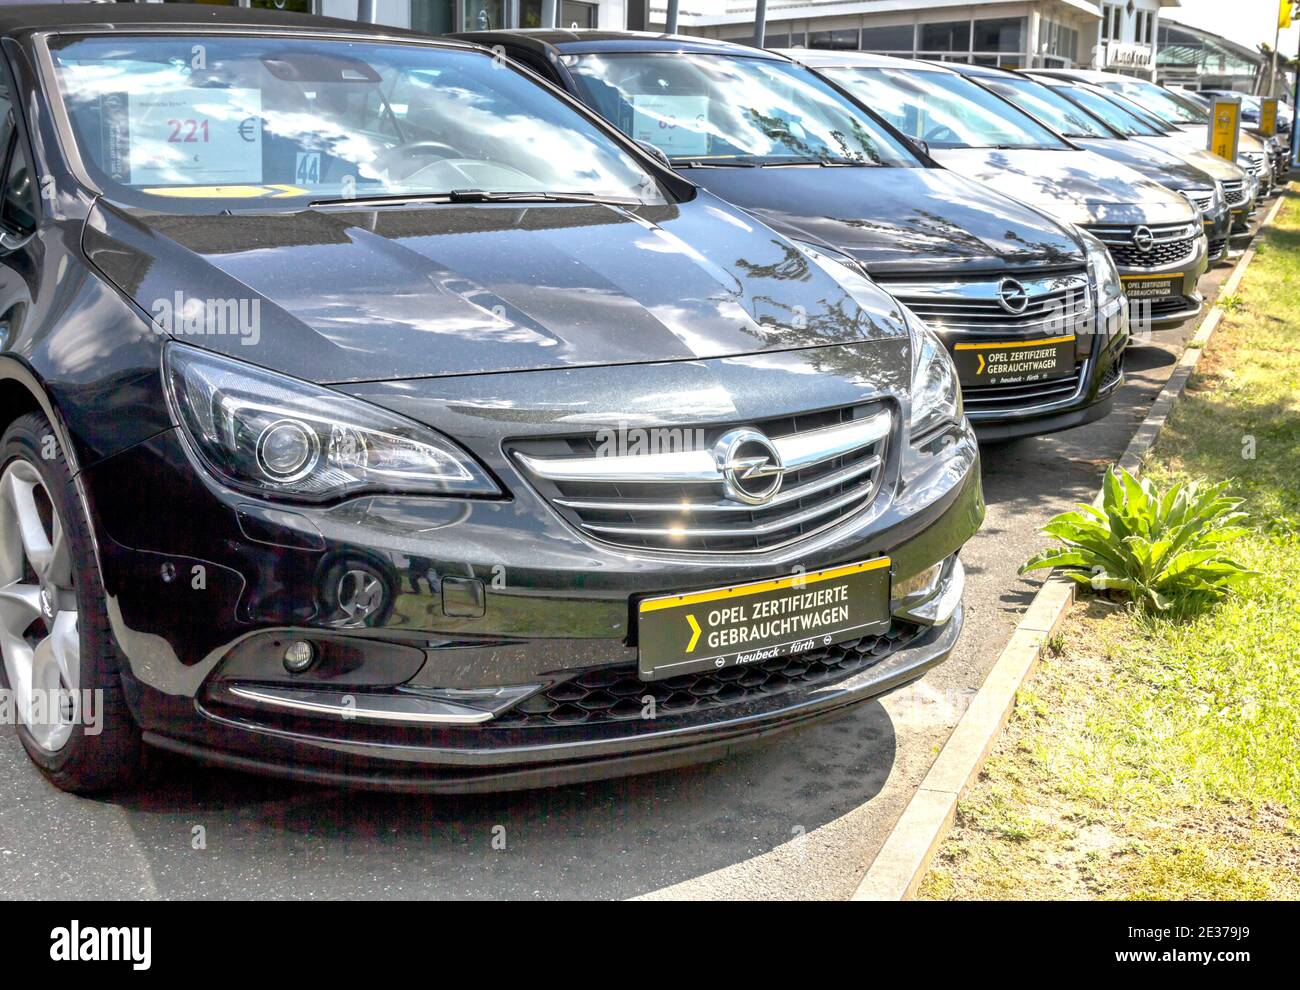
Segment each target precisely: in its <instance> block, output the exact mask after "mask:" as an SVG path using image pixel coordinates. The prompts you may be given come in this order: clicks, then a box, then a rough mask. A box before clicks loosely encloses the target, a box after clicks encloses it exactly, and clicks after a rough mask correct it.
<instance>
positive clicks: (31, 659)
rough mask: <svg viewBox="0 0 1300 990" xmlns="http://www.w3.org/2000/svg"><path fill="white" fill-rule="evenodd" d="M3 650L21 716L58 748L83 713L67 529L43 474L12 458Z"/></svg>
mask: <svg viewBox="0 0 1300 990" xmlns="http://www.w3.org/2000/svg"><path fill="white" fill-rule="evenodd" d="M0 653H3V656H4V665H5V673H6V674H7V675H8V679H9V687H10V690H11V691H12V692H13V704H14V708H15V709H16V713H17V715H18V717H19V718H20V719H21V720H22V722H23V724H24V725H25V726H26V727H27V731H28V733H29V734H30V735H31V738H32V740H33V741H34V742H35V743H36V744H37V745H38V746H39V747H40V748H41V749H43V750H45V751H47V752H50V753H56V752H58V751H59V750H61V749H62V748H63V747H64V746H65V745H67V742H68V740H69V739H70V738H71V737H72V728H73V723H74V721H75V717H76V714H77V701H76V699H77V696H78V690H79V685H80V674H81V640H80V638H79V637H78V635H77V606H76V596H75V594H74V591H73V587H72V553H71V548H70V546H69V540H68V536H67V530H66V528H65V526H64V525H63V521H62V520H61V519H60V518H59V512H58V509H57V507H56V506H55V503H54V500H53V499H51V498H50V493H49V491H48V490H47V489H46V487H45V482H44V481H43V480H42V479H41V475H40V473H39V472H38V471H37V470H36V468H35V466H34V465H33V464H31V463H30V462H29V461H26V460H23V459H21V458H19V459H17V460H14V461H11V462H10V464H9V466H8V467H6V468H5V470H4V473H3V474H2V475H0Z"/></svg>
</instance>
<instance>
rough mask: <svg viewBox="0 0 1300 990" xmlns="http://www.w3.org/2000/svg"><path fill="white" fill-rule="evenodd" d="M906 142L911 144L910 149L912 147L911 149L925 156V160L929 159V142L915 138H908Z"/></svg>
mask: <svg viewBox="0 0 1300 990" xmlns="http://www.w3.org/2000/svg"><path fill="white" fill-rule="evenodd" d="M908 140H909V141H911V142H912V147H913V148H915V149H916V150H917V151H919V152H920V153H921V154H923V155H925V157H926V158H929V157H930V142H929V141H926V140H924V139H923V138H916V137H914V138H908Z"/></svg>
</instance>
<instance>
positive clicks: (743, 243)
mask: <svg viewBox="0 0 1300 990" xmlns="http://www.w3.org/2000/svg"><path fill="white" fill-rule="evenodd" d="M0 37H3V39H4V45H3V54H4V57H3V65H0V90H2V96H3V110H4V113H5V116H4V128H5V130H4V134H3V136H2V137H0V148H2V149H3V173H2V181H3V201H2V202H3V205H2V207H0V227H2V228H3V231H2V232H0V312H2V313H3V318H2V321H0V432H2V433H3V437H2V439H0V447H2V448H3V450H2V455H0V567H2V568H3V572H4V573H3V574H0V651H2V652H3V659H4V664H3V669H4V685H3V686H4V689H5V692H6V694H5V700H6V702H8V703H10V704H12V706H13V708H14V710H15V711H16V712H17V722H18V728H17V731H18V734H19V737H20V739H21V741H22V744H23V746H24V747H25V748H26V751H27V752H28V754H29V755H30V757H31V759H32V761H33V762H34V763H35V764H36V765H37V766H38V767H39V768H40V770H41V771H43V772H44V773H45V774H46V775H47V777H48V778H49V779H50V780H52V781H53V782H54V783H55V784H57V785H58V786H60V787H63V788H66V789H69V790H77V791H88V790H94V789H103V788H109V787H115V786H122V785H125V784H127V783H128V782H130V781H131V780H132V779H133V778H134V777H135V776H136V775H137V773H138V770H139V767H140V764H141V754H142V751H143V750H144V748H145V747H146V746H153V747H160V748H162V749H166V750H170V751H174V752H177V753H181V754H188V755H190V756H192V757H195V758H197V759H200V760H204V761H208V762H211V763H215V764H220V765H225V766H230V767H235V768H244V769H249V770H255V771H261V772H266V773H272V774H280V775H286V776H290V777H294V778H300V779H306V780H316V781H324V782H332V783H340V784H353V785H358V786H374V787H388V788H396V789H409V790H433V791H437V790H444V791H457V790H461V791H464V790H475V789H503V788H510V787H529V786H538V785H546V784H553V783H558V782H562V781H575V780H585V779H592V778H597V777H602V776H608V775H612V774H623V773H633V772H638V771H646V770H652V769H656V768H661V767H670V766H675V765H681V764H686V763H690V762H695V761H700V760H704V759H709V758H715V757H720V756H723V755H726V754H728V753H730V752H733V751H734V750H735V749H737V748H738V747H740V746H742V745H747V744H751V743H753V742H755V741H758V740H761V739H764V738H766V737H769V736H771V735H772V734H774V733H776V732H778V731H781V730H785V729H789V728H792V727H795V726H800V725H804V724H807V723H810V722H812V721H814V720H816V719H818V718H821V717H824V716H828V715H832V714H836V713H841V712H844V711H845V710H847V709H848V708H849V707H850V706H852V705H855V704H859V703H861V702H863V701H864V700H866V699H869V698H872V697H875V696H878V695H880V694H881V693H883V692H885V691H888V690H890V689H892V688H896V687H898V686H899V685H902V684H905V683H907V682H909V681H912V680H914V679H916V678H917V677H919V676H920V675H921V674H922V673H924V672H925V671H926V670H927V669H929V668H931V667H932V666H934V665H935V664H937V663H939V662H941V661H942V660H944V659H945V658H946V657H947V656H948V655H949V653H950V652H951V650H952V649H953V645H954V643H955V642H956V640H957V637H958V634H959V632H960V630H961V625H962V609H961V594H962V588H963V582H964V576H963V570H962V566H961V563H960V562H959V560H958V558H957V552H958V551H959V550H960V549H961V547H962V545H963V544H964V543H965V542H966V540H967V539H969V538H970V536H971V535H972V534H973V533H974V532H975V531H976V529H977V528H978V526H979V524H980V521H981V519H982V517H983V513H984V507H983V502H982V498H981V492H980V480H979V455H978V449H977V446H976V442H975V437H974V435H973V433H972V430H971V428H970V425H969V423H968V421H967V419H966V417H965V416H964V414H963V408H962V400H961V394H960V391H959V388H958V381H957V372H956V370H955V368H954V366H953V363H952V361H951V359H950V358H949V355H948V353H947V351H946V350H945V348H944V347H943V346H942V344H941V343H940V342H939V340H938V339H937V338H936V336H935V335H934V334H933V333H932V332H931V331H930V330H929V329H927V327H926V326H925V324H923V323H922V322H921V320H920V319H918V318H917V316H916V315H914V314H913V313H912V312H911V311H909V310H908V309H906V308H904V307H902V306H900V305H899V304H898V303H897V302H896V301H895V300H894V299H893V298H891V297H890V296H889V295H887V294H886V293H885V292H884V291H882V290H881V289H880V288H879V287H877V286H876V285H874V284H873V283H872V282H871V281H870V280H869V279H867V278H866V277H864V275H863V274H862V272H861V270H860V269H859V268H858V267H857V266H856V265H854V264H853V263H852V262H850V261H848V259H843V258H840V257H837V256H836V254H835V253H834V252H833V251H830V250H827V251H823V250H820V249H819V248H818V247H817V245H816V244H803V243H799V242H796V241H793V240H791V239H789V238H787V237H785V236H783V235H782V234H780V233H777V232H775V231H774V230H772V229H771V228H769V227H767V226H765V225H764V224H763V223H762V222H761V221H759V220H757V219H755V217H754V216H753V215H751V214H750V213H746V212H742V211H741V210H740V209H739V208H737V207H735V206H732V205H729V204H728V203H727V202H725V201H724V200H722V199H719V198H718V197H717V196H715V195H714V194H713V193H711V192H708V191H705V190H704V189H700V188H698V187H697V186H695V185H693V184H692V183H690V182H688V181H686V180H685V179H683V178H682V177H681V176H679V175H678V174H677V173H676V172H675V171H674V170H673V169H671V168H669V167H667V166H666V165H665V164H663V163H661V162H660V161H659V160H658V159H657V158H656V157H655V156H654V155H652V154H650V153H648V152H647V151H645V150H644V149H642V148H640V147H638V145H637V144H636V143H635V141H633V140H632V139H630V138H628V137H626V136H624V135H623V134H621V133H620V132H619V131H618V130H617V129H616V128H614V127H612V126H610V125H608V124H607V123H605V122H604V121H603V120H602V119H601V118H600V117H599V116H598V115H596V114H594V113H592V112H591V111H589V110H587V109H586V108H585V107H583V106H582V105H581V104H580V103H578V102H577V101H574V100H571V99H569V98H567V97H564V96H561V95H559V94H557V93H556V92H555V91H554V90H553V89H552V88H551V87H548V86H545V85H543V84H541V83H539V82H538V81H537V79H536V78H535V76H533V75H532V74H531V73H530V72H528V71H526V70H525V69H523V68H521V67H519V66H516V65H514V64H511V63H509V62H508V61H506V60H503V59H501V58H499V57H498V56H496V55H494V53H493V52H491V51H490V50H488V49H485V48H481V47H477V46H472V45H467V44H464V43H461V42H455V41H430V40H428V39H419V38H416V37H414V36H411V35H404V34H402V33H400V32H385V31H382V30H381V29H377V28H372V27H368V26H367V27H359V26H357V25H349V24H347V23H345V22H339V21H328V20H324V19H316V18H309V17H301V16H298V15H292V14H285V13H280V12H257V11H250V10H241V9H238V8H218V7H201V6H192V7H164V6H161V5H159V6H153V5H139V6H136V5H118V6H116V7H112V8H105V7H102V6H89V5H87V6H75V5H68V6H58V7H55V6H45V7H26V8H23V7H10V8H4V10H3V11H2V12H0ZM889 147H890V149H891V150H890V151H889V154H891V155H902V154H903V152H901V151H900V150H897V149H894V148H893V146H892V144H891V145H889ZM900 171H903V170H900ZM918 171H920V170H918ZM945 181H946V180H945ZM953 188H954V191H955V193H954V194H955V195H956V196H957V197H964V196H969V195H971V194H970V193H969V192H968V191H967V190H966V188H965V187H964V186H959V185H958V184H956V183H955V182H954V183H953ZM983 202H984V201H980V202H979V203H978V204H975V203H973V202H972V203H971V204H967V205H966V206H963V207H960V208H959V209H961V210H963V211H965V212H969V211H971V210H973V209H975V208H976V206H978V208H980V209H983V208H984V206H983ZM1004 209H1005V212H1006V216H1004V217H1001V218H999V219H998V221H997V223H999V224H1002V225H1003V226H1004V227H1005V228H1006V229H1008V230H1011V231H1013V232H1015V233H1014V236H1017V237H1018V236H1022V235H1021V233H1020V232H1022V231H1023V232H1024V233H1023V236H1026V237H1029V238H1031V239H1032V243H1030V244H1027V245H1024V246H1023V249H1022V250H1018V251H1017V250H1012V249H1011V247H1010V246H1009V245H1008V246H1007V251H1008V254H1009V255H1011V256H1014V257H1015V258H1017V260H1018V263H1021V262H1023V263H1025V264H1027V263H1028V261H1029V259H1030V258H1038V259H1041V258H1044V257H1046V258H1051V259H1054V262H1055V264H1054V267H1053V274H1051V275H1050V276H1048V277H1049V278H1051V279H1057V280H1059V282H1060V285H1059V288H1058V289H1056V290H1054V291H1061V292H1077V293H1081V294H1083V295H1085V296H1088V295H1089V294H1090V293H1091V292H1092V291H1093V286H1092V284H1091V279H1092V278H1093V275H1092V274H1090V273H1089V270H1088V269H1087V268H1086V267H1085V257H1084V254H1083V251H1082V248H1081V246H1080V244H1079V243H1078V242H1077V241H1075V240H1074V239H1073V238H1071V237H1069V236H1067V235H1065V234H1063V233H1062V232H1061V231H1060V230H1058V229H1055V228H1052V227H1050V226H1048V225H1046V224H1042V223H1040V222H1037V221H1035V223H1033V224H1030V223H1029V222H1028V219H1027V217H1028V215H1027V214H1025V215H1023V217H1024V218H1025V219H1023V222H1022V215H1020V214H1014V213H1013V212H1012V211H1011V208H1010V207H1005V208H1004ZM861 222H862V224H863V226H864V229H865V228H866V227H867V226H868V225H869V223H870V221H865V220H864V221H861ZM933 222H934V225H935V226H934V228H933V229H932V230H931V231H930V232H929V233H928V234H927V235H926V236H925V238H924V239H925V240H926V241H927V242H928V243H931V244H934V243H937V242H938V241H939V240H941V239H945V238H947V239H952V240H955V241H956V242H957V243H958V244H959V245H964V249H965V250H968V251H969V252H970V253H971V254H972V255H975V254H979V256H980V257H983V254H982V252H983V251H984V247H983V245H982V244H979V245H977V244H976V243H975V241H974V240H973V239H972V237H971V236H969V235H967V234H964V233H962V232H961V231H960V229H959V228H956V227H953V226H951V225H950V223H949V221H948V220H946V219H944V218H943V217H942V216H936V217H935V218H934V221H933ZM878 233H879V236H880V238H881V239H882V241H884V240H888V239H890V238H894V237H897V236H899V232H898V229H897V228H896V227H894V226H893V225H892V224H891V223H890V222H889V221H887V220H886V221H882V222H881V224H880V227H879V230H878ZM909 239H910V240H916V239H918V238H916V237H912V238H909ZM909 255H912V256H913V257H914V258H915V261H913V262H910V264H913V265H920V267H921V268H922V269H923V270H924V269H927V267H928V268H929V269H931V270H933V272H934V276H935V278H938V277H939V275H940V272H942V271H946V269H943V268H942V266H941V265H939V263H938V262H933V263H926V262H925V260H924V252H921V253H916V252H915V250H914V247H913V246H910V245H903V246H900V248H899V257H900V258H905V257H907V256H909ZM936 257H937V255H936ZM947 260H948V259H946V258H945V259H943V263H944V264H946V263H947ZM914 270H915V269H914ZM1025 277H1026V279H1027V281H1026V283H1025V285H1024V287H1023V291H1025V292H1026V293H1029V292H1036V291H1038V290H1037V286H1038V284H1039V283H1038V280H1037V276H1035V277H1033V278H1031V277H1030V276H1029V275H1026V276H1025ZM1089 298H1090V296H1089ZM992 305H994V306H996V305H997V303H996V302H993V303H992ZM971 306H972V311H974V310H976V309H979V307H978V306H977V305H976V304H975V303H974V302H972V304H971ZM987 308H988V307H987V306H984V307H983V309H987ZM983 309H981V310H980V312H983ZM977 322H978V318H977ZM994 339H1000V337H999V335H998V334H994ZM1080 346H1082V345H1080ZM1089 346H1091V345H1089ZM1111 347H1113V343H1112V342H1108V341H1103V342H1100V343H1099V344H1098V350H1096V351H1093V350H1086V352H1081V353H1080V354H1079V355H1077V358H1078V360H1077V362H1076V360H1075V359H1076V355H1075V353H1074V351H1073V350H1070V351H1069V353H1067V354H1065V355H1064V358H1063V360H1064V372H1065V373H1068V375H1069V376H1074V377H1070V379H1069V380H1070V381H1071V382H1072V383H1073V382H1075V381H1076V379H1077V381H1079V382H1085V383H1090V382H1092V381H1093V380H1094V378H1095V374H1096V372H1095V368H1096V363H1097V362H1098V361H1099V360H1101V359H1102V355H1103V354H1106V355H1109V354H1110V348H1111ZM1054 354H1055V352H1052V353H1049V354H1048V355H1047V358H1048V359H1049V360H1054ZM1004 387H1006V388H1013V386H1004ZM1075 387H1076V385H1075V384H1071V386H1070V388H1071V389H1073V388H1075ZM1082 387H1084V388H1086V389H1088V390H1093V389H1095V386H1094V385H1092V384H1086V385H1085V386H1082ZM92 715H93V718H92V717H91V716H92Z"/></svg>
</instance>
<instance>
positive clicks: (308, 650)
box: [284, 639, 316, 674]
mask: <svg viewBox="0 0 1300 990" xmlns="http://www.w3.org/2000/svg"><path fill="white" fill-rule="evenodd" d="M315 659H316V651H315V650H314V649H313V648H312V645H311V644H310V643H308V642H307V641H306V640H304V639H300V640H298V642H296V643H290V644H289V648H288V649H287V650H285V651H284V669H285V670H287V671H288V672H289V673H291V674H301V673H302V672H303V671H304V670H306V669H307V668H308V667H310V666H311V665H312V662H313V661H314V660H315Z"/></svg>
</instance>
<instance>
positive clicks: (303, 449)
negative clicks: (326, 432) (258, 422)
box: [257, 419, 319, 482]
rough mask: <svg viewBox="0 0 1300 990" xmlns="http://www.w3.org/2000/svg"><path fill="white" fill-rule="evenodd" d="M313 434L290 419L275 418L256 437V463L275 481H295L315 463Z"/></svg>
mask: <svg viewBox="0 0 1300 990" xmlns="http://www.w3.org/2000/svg"><path fill="white" fill-rule="evenodd" d="M318 450H319V443H318V441H317V439H316V434H315V433H314V432H313V431H311V430H310V429H308V428H307V427H306V426H304V425H303V424H302V423H299V422H298V421H297V420H293V419H280V420H276V421H275V422H274V423H272V424H271V425H270V426H268V427H267V428H266V429H265V430H263V431H262V435H261V436H260V437H258V438H257V463H258V465H259V466H260V467H261V468H262V470H263V471H265V472H266V473H267V474H268V475H269V476H270V477H272V478H274V479H275V480H276V481H282V482H283V481H296V480H297V479H299V478H301V477H303V476H304V475H305V474H307V473H308V472H309V471H310V470H311V469H312V467H314V466H315V464H316V454H317V451H318Z"/></svg>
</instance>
